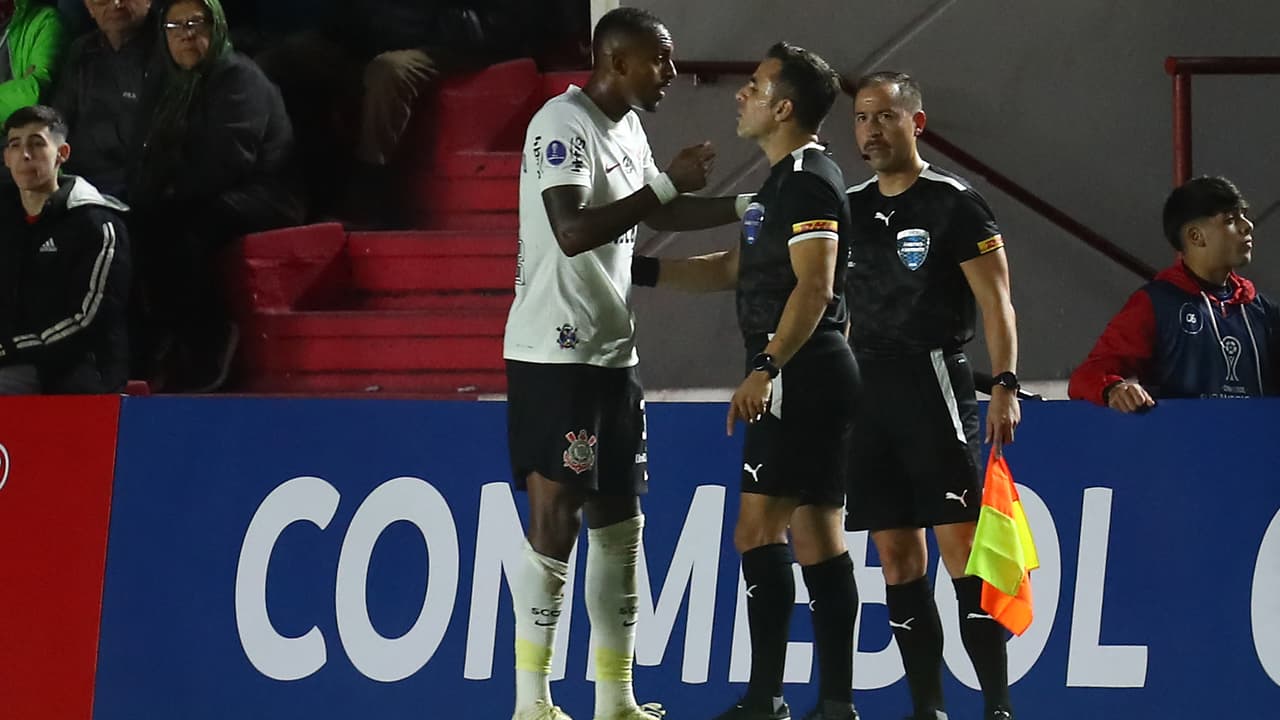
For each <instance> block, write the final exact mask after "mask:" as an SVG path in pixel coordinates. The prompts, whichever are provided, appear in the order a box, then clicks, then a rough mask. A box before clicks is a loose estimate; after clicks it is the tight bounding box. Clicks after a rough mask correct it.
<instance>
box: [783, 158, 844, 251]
mask: <svg viewBox="0 0 1280 720" xmlns="http://www.w3.org/2000/svg"><path fill="white" fill-rule="evenodd" d="M844 202H845V198H844V195H842V194H841V193H839V192H837V191H836V190H835V188H833V187H831V185H830V184H829V183H827V182H826V181H825V180H823V179H822V178H820V177H818V176H817V175H814V174H813V173H810V172H797V173H795V174H793V175H791V176H790V177H788V178H787V179H786V182H785V183H784V184H783V186H782V189H781V192H780V193H779V194H778V201H777V203H775V207H774V208H773V213H774V215H775V216H776V217H777V218H779V219H780V221H782V222H785V223H786V225H787V226H789V227H790V232H789V234H788V236H787V237H788V240H787V245H795V244H796V243H801V242H804V241H806V240H815V239H818V238H823V239H827V240H834V241H837V242H838V241H839V240H840V216H841V214H842V213H841V210H842V209H843V208H842V207H841V205H842V204H843V203H844Z"/></svg>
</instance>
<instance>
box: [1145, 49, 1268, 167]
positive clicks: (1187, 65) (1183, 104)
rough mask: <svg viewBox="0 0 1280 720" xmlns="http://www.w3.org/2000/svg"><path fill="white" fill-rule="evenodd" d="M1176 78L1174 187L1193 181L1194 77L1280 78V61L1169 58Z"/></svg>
mask: <svg viewBox="0 0 1280 720" xmlns="http://www.w3.org/2000/svg"><path fill="white" fill-rule="evenodd" d="M1164 71H1165V72H1166V73H1168V74H1169V75H1171V76H1172V77H1173V184H1174V186H1178V185H1181V184H1183V183H1185V182H1186V181H1188V180H1190V179H1191V76H1193V75H1280V57H1167V58H1165V60H1164Z"/></svg>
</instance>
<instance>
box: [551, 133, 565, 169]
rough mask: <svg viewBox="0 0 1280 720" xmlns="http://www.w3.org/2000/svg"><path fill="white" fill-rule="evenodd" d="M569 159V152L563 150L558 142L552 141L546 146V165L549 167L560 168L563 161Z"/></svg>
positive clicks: (562, 145) (563, 147)
mask: <svg viewBox="0 0 1280 720" xmlns="http://www.w3.org/2000/svg"><path fill="white" fill-rule="evenodd" d="M568 159H569V151H568V149H567V148H565V146H564V143H562V142H560V141H559V140H552V141H551V142H550V143H548V144H547V164H548V165H550V166H551V167H560V166H561V165H563V164H564V161H565V160H568Z"/></svg>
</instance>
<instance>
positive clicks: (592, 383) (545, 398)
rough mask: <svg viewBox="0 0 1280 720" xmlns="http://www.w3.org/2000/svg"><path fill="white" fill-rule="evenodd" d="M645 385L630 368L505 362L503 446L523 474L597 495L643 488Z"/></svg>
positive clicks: (522, 482) (519, 484) (521, 483)
mask: <svg viewBox="0 0 1280 720" xmlns="http://www.w3.org/2000/svg"><path fill="white" fill-rule="evenodd" d="M646 444H647V433H646V430H645V419H644V389H643V388H642V387H641V386H640V374H639V372H638V371H637V369H636V368H635V367H629V368H604V367H596V366H594V365H572V364H564V365H557V364H549V363H548V364H542V363H527V362H517V361H515V360H508V361H507V446H508V447H509V448H510V451H511V472H512V475H513V476H514V478H515V485H516V488H517V489H519V490H525V489H527V488H526V481H527V479H528V476H529V473H533V472H536V473H538V474H539V475H542V476H543V477H545V478H547V479H549V480H554V481H556V482H559V483H564V484H566V485H571V486H574V487H577V488H580V489H582V490H584V491H586V492H590V493H599V494H602V495H620V496H634V495H643V494H645V492H647V491H648V489H649V473H648V449H647V447H646Z"/></svg>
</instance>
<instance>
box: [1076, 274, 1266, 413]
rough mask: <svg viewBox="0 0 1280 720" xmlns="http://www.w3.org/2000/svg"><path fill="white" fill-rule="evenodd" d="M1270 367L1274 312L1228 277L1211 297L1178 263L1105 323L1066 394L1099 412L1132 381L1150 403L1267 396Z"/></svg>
mask: <svg viewBox="0 0 1280 720" xmlns="http://www.w3.org/2000/svg"><path fill="white" fill-rule="evenodd" d="M1277 361H1280V314H1278V313H1277V308H1276V306H1275V305H1274V304H1272V303H1271V302H1270V301H1269V300H1267V298H1265V297H1263V296H1262V295H1259V294H1258V292H1257V290H1255V289H1254V286H1253V283H1251V282H1249V281H1248V280H1246V279H1244V278H1242V277H1240V276H1239V275H1237V274H1235V273H1234V272H1233V273H1231V274H1230V275H1229V276H1228V278H1227V284H1226V287H1225V288H1223V289H1222V290H1221V291H1218V290H1217V289H1215V288H1207V287H1205V286H1204V284H1203V283H1202V282H1201V281H1200V280H1199V279H1198V278H1197V277H1196V276H1195V275H1193V274H1192V273H1191V271H1190V270H1188V269H1187V267H1186V266H1185V265H1184V264H1183V263H1182V262H1178V263H1177V264H1176V265H1173V266H1172V267H1169V268H1166V269H1165V270H1163V271H1161V272H1160V274H1159V275H1157V276H1156V279H1155V280H1153V281H1151V282H1150V283H1148V284H1147V285H1146V286H1145V287H1143V288H1141V289H1140V290H1138V291H1137V292H1135V293H1134V294H1133V295H1132V296H1130V297H1129V301H1128V302H1126V303H1125V305H1124V307H1123V308H1121V310H1120V312H1119V313H1118V314H1117V315H1116V316H1115V317H1113V318H1112V319H1111V322H1109V323H1107V328H1106V330H1104V331H1103V333H1102V337H1100V338H1098V342H1097V344H1096V345H1094V347H1093V350H1092V351H1091V352H1090V353H1089V357H1088V358H1086V359H1085V361H1084V363H1083V364H1081V365H1080V367H1078V368H1076V370H1075V372H1073V373H1071V382H1070V384H1069V386H1068V388H1067V394H1068V395H1069V396H1070V397H1072V398H1074V399H1081V400H1089V401H1091V402H1094V403H1097V404H1099V405H1105V404H1106V403H1105V402H1104V400H1103V392H1104V391H1105V390H1106V389H1107V388H1108V387H1110V386H1111V385H1114V384H1115V383H1118V382H1120V381H1122V380H1125V379H1127V378H1130V377H1137V379H1138V382H1140V383H1141V384H1142V386H1143V387H1144V388H1146V390H1147V392H1148V393H1150V394H1151V396H1152V397H1153V398H1157V399H1159V398H1202V397H1260V396H1263V395H1275V394H1277V392H1278V391H1280V388H1278V387H1277V385H1278V381H1280V372H1278V370H1280V368H1277Z"/></svg>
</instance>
